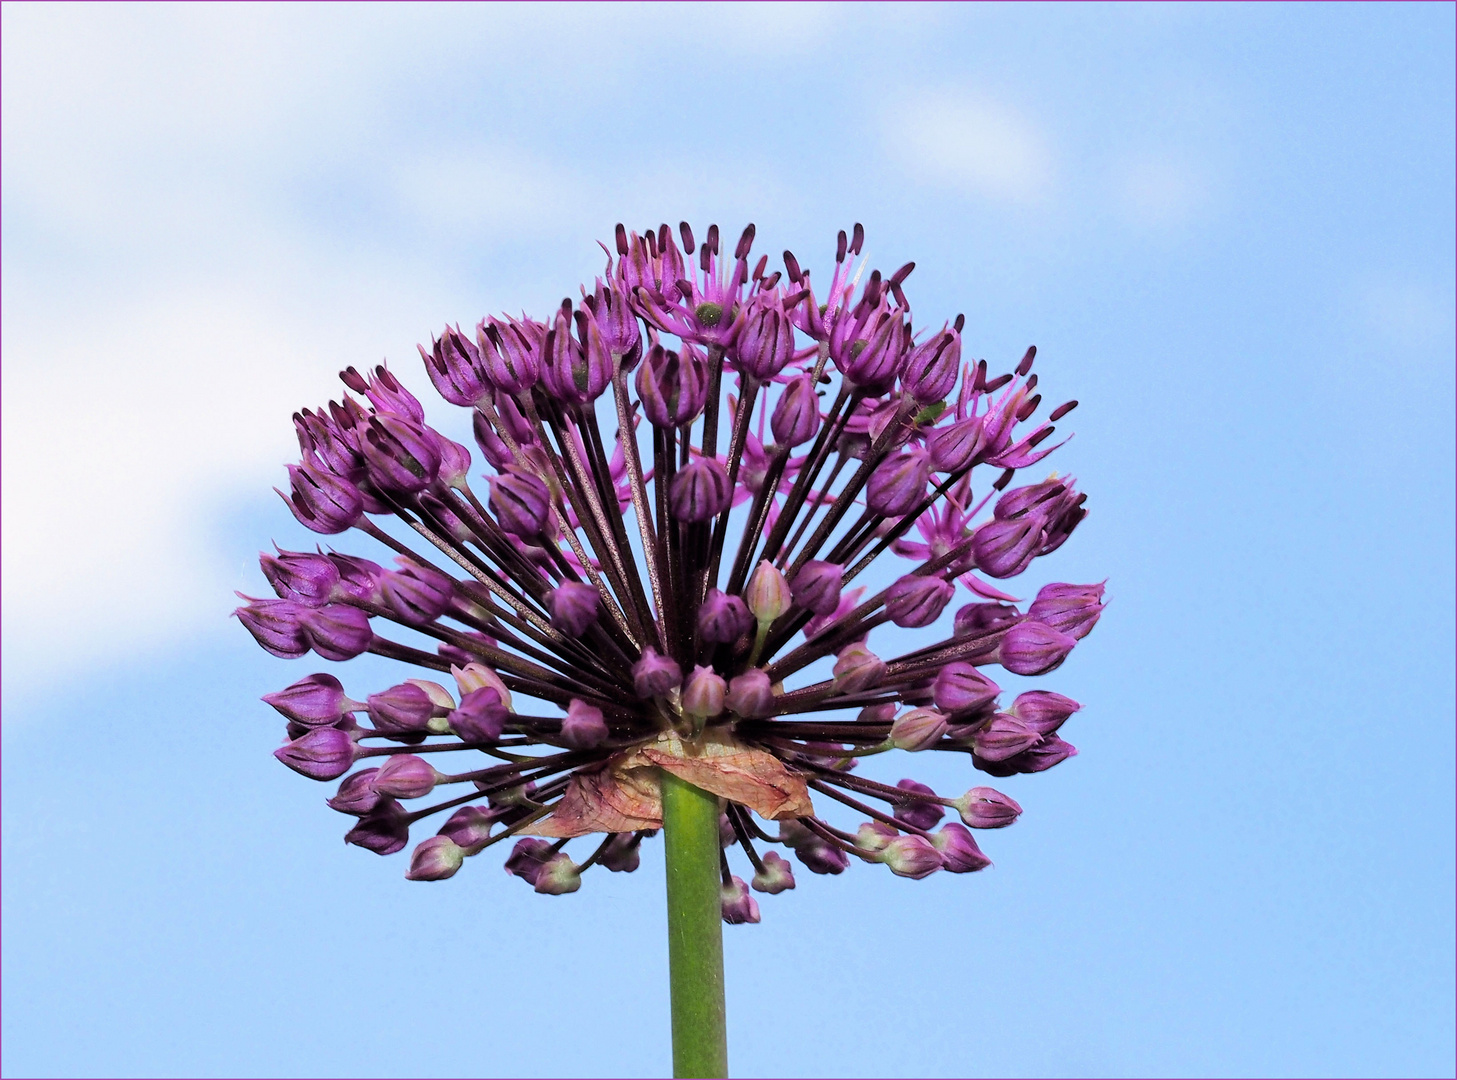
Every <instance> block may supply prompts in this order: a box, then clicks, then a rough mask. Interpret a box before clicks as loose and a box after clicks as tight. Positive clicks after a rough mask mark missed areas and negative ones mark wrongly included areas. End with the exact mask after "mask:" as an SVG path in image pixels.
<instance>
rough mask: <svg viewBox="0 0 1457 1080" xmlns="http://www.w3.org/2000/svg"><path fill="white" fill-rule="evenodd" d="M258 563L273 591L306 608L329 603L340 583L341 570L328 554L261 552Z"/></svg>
mask: <svg viewBox="0 0 1457 1080" xmlns="http://www.w3.org/2000/svg"><path fill="white" fill-rule="evenodd" d="M258 562H259V565H261V566H262V567H263V576H264V577H266V578H267V579H268V584H270V585H272V586H273V591H274V592H276V593H278V595H279V596H280V597H282V598H283V599H285V600H295V601H297V602H298V603H300V604H304V605H306V606H307V607H320V606H321V605H323V604H327V603H328V602H329V599H330V597H331V596H332V595H333V592H334V586H335V585H337V584H338V583H339V570H338V568H337V567H336V566H335V565H334V564H333V563H331V562H330V561H329V559H328V556H326V555H311V554H309V553H308V552H306V551H280V552H279V553H278V554H277V555H276V556H274V555H268V554H265V553H263V552H259V553H258Z"/></svg>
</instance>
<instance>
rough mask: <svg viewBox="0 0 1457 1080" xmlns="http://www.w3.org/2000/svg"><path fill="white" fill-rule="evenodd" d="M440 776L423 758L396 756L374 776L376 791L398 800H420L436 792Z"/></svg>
mask: <svg viewBox="0 0 1457 1080" xmlns="http://www.w3.org/2000/svg"><path fill="white" fill-rule="evenodd" d="M439 779H440V774H439V773H437V772H436V771H435V769H434V768H433V767H432V766H431V765H430V763H429V762H428V761H426V760H425V759H424V758H422V757H416V756H415V755H414V754H395V755H393V756H392V757H391V758H390V759H389V760H388V761H386V762H385V763H384V764H383V765H381V766H380V768H379V771H378V772H377V773H375V775H374V780H373V784H374V790H375V791H377V792H379V793H380V794H381V795H393V796H394V797H395V798H396V799H418V798H420V796H422V795H429V794H430V792H431V791H433V790H435V783H436V781H437V780H439Z"/></svg>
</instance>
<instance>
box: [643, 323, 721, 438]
mask: <svg viewBox="0 0 1457 1080" xmlns="http://www.w3.org/2000/svg"><path fill="white" fill-rule="evenodd" d="M637 393H638V398H639V400H641V402H642V408H643V414H644V415H645V416H646V417H647V418H648V423H650V424H653V425H654V426H655V427H660V428H678V427H683V426H685V425H687V424H691V423H693V421H694V420H696V419H697V418H698V414H699V413H701V412H702V411H703V406H704V403H705V402H706V401H707V400H708V362H707V360H706V359H705V358H704V356H703V353H702V352H700V351H699V350H698V349H696V348H694V347H693V346H692V345H686V344H685V345H684V347H683V348H682V350H681V351H679V352H674V351H672V350H671V349H665V348H663V346H661V345H654V346H652V348H650V349H649V350H648V353H647V356H646V357H644V359H643V363H642V366H641V367H640V368H638V369H637Z"/></svg>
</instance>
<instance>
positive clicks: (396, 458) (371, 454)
mask: <svg viewBox="0 0 1457 1080" xmlns="http://www.w3.org/2000/svg"><path fill="white" fill-rule="evenodd" d="M359 448H360V451H361V452H362V453H363V454H364V467H365V471H366V475H368V477H369V479H370V482H371V483H373V484H375V485H376V486H377V487H378V488H379V489H380V490H381V491H386V492H389V493H390V494H393V495H413V494H414V493H415V492H417V491H423V490H424V489H425V488H427V487H429V486H430V485H431V484H432V483H433V482H434V481H435V477H436V475H437V474H438V473H439V472H440V446H439V443H438V442H437V441H436V437H435V436H434V434H433V433H432V432H431V431H429V430H428V429H427V428H426V427H425V426H424V425H423V424H418V423H415V422H414V421H411V420H406V419H404V418H403V417H399V416H390V415H387V414H383V413H376V414H375V415H374V416H372V417H370V419H369V422H368V423H367V424H366V425H364V426H363V427H362V428H361V429H360V438H359Z"/></svg>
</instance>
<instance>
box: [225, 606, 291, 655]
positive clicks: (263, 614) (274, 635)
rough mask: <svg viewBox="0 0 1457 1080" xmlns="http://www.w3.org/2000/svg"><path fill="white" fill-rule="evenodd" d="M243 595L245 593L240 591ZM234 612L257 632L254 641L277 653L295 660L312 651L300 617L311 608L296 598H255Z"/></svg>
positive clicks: (245, 624)
mask: <svg viewBox="0 0 1457 1080" xmlns="http://www.w3.org/2000/svg"><path fill="white" fill-rule="evenodd" d="M238 595H239V596H243V594H242V593H239V594H238ZM243 599H244V600H247V601H248V603H247V605H246V606H244V607H240V608H238V609H237V610H236V611H234V612H233V614H234V615H236V616H237V617H238V621H239V622H240V623H242V624H243V626H244V627H246V628H247V630H248V633H250V634H252V635H253V640H254V641H256V642H258V644H259V645H262V646H263V648H264V649H266V650H267V651H268V652H271V653H272V654H273V655H274V656H281V657H283V658H284V659H285V660H293V659H295V658H296V657H300V656H302V655H303V654H304V653H306V652H308V651H309V636H308V632H307V631H306V630H305V629H304V627H303V623H302V622H301V621H300V616H301V615H302V614H303V612H305V611H307V610H308V608H305V607H302V606H300V605H299V604H297V603H295V602H294V601H292V600H254V599H252V598H251V597H247V596H243Z"/></svg>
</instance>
